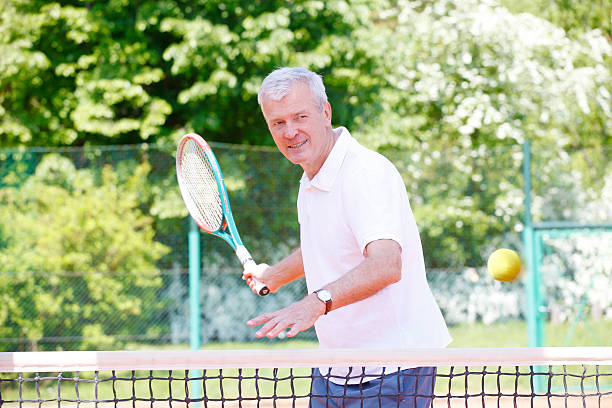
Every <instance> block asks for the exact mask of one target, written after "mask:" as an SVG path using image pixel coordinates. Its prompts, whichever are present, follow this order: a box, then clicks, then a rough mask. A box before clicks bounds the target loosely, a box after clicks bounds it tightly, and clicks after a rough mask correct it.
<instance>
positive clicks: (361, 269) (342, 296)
mask: <svg viewBox="0 0 612 408" xmlns="http://www.w3.org/2000/svg"><path fill="white" fill-rule="evenodd" d="M366 251H367V252H368V253H367V254H366V258H365V259H364V260H363V261H362V262H361V263H360V264H359V265H357V266H356V267H355V268H353V269H352V270H350V271H349V272H347V273H346V274H345V275H344V276H342V277H341V278H339V279H338V280H336V281H334V282H331V283H329V284H328V285H325V287H324V288H325V289H327V290H328V291H329V292H330V293H331V294H332V298H333V301H332V310H333V309H337V308H339V307H342V306H346V305H350V304H352V303H355V302H358V301H360V300H363V299H366V298H368V297H370V296H372V295H374V294H376V293H377V292H378V291H380V290H382V289H383V288H385V287H387V286H389V285H391V284H392V283H395V282H398V281H399V280H400V279H401V275H402V258H401V248H400V246H399V244H398V243H397V242H395V241H393V240H379V241H374V242H371V243H370V244H369V245H368V248H367V249H366Z"/></svg>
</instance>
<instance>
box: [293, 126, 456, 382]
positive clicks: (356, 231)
mask: <svg viewBox="0 0 612 408" xmlns="http://www.w3.org/2000/svg"><path fill="white" fill-rule="evenodd" d="M334 131H335V132H336V133H340V136H339V137H338V139H337V141H336V143H335V145H334V147H333V149H332V151H331V152H330V154H329V156H328V157H327V159H326V161H325V163H324V164H323V166H322V167H321V169H320V170H319V172H318V173H317V174H316V175H315V177H314V178H313V179H312V180H309V179H308V177H307V176H306V174H304V175H303V176H302V179H301V181H300V190H299V194H298V202H297V206H298V219H299V223H300V244H301V249H302V258H303V261H304V270H305V275H306V283H307V286H308V291H309V292H312V291H314V290H317V289H320V288H321V287H323V286H325V285H326V284H328V283H330V282H332V281H335V280H336V279H338V278H340V277H341V276H342V275H344V274H345V273H347V272H348V271H350V270H351V269H353V268H354V267H355V266H357V265H358V264H359V263H361V262H362V261H363V260H364V258H365V257H364V255H363V253H364V249H365V247H366V245H367V244H368V243H370V242H372V241H375V240H378V239H392V240H394V241H396V242H397V243H399V244H400V246H401V248H402V278H401V280H400V281H399V282H397V283H394V284H392V285H389V286H387V287H386V288H384V289H383V290H381V291H380V292H378V293H376V294H375V295H373V296H371V297H369V298H367V299H364V300H361V301H359V302H356V303H353V304H351V305H347V306H344V307H342V308H339V309H336V310H333V311H331V312H330V313H329V314H327V315H324V316H321V317H320V318H319V319H318V320H317V322H316V323H315V330H316V333H317V337H318V339H319V347H320V348H361V349H377V348H378V349H380V348H384V349H404V348H413V347H445V346H447V345H448V344H449V343H450V341H451V337H450V335H449V333H448V329H447V327H446V324H445V322H444V318H443V317H442V313H441V312H440V309H439V307H438V305H437V304H436V301H435V299H434V297H433V295H432V293H431V290H430V288H429V285H428V283H427V280H426V277H425V263H424V260H423V251H422V248H421V241H420V238H419V233H418V230H417V225H416V222H415V219H414V216H413V214H412V210H411V208H410V204H409V202H408V195H407V193H406V188H405V186H404V183H403V180H402V178H401V176H400V174H399V172H398V171H397V169H396V168H395V166H393V164H392V163H391V162H390V161H389V160H387V159H386V158H385V157H384V156H382V155H380V154H378V153H376V152H374V151H372V150H369V149H367V148H365V147H363V146H361V145H360V144H359V143H358V142H357V141H356V140H355V139H354V138H353V137H352V136H351V135H350V133H349V132H348V130H347V129H345V128H342V127H341V128H338V129H335V130H334ZM334 375H340V376H344V375H346V372H343V371H342V370H334Z"/></svg>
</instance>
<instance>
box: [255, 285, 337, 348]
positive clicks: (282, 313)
mask: <svg viewBox="0 0 612 408" xmlns="http://www.w3.org/2000/svg"><path fill="white" fill-rule="evenodd" d="M324 313H325V304H324V303H323V302H321V301H320V300H319V299H318V298H317V296H316V295H315V294H310V295H308V296H306V297H305V298H303V299H302V300H300V301H298V302H295V303H292V304H291V305H289V306H287V307H285V308H283V309H280V310H277V311H276V312H271V313H265V314H262V315H260V316H257V317H255V318H253V319H251V320H249V321H248V322H247V326H251V327H252V326H259V325H260V324H263V326H262V327H261V328H260V329H259V330H257V332H256V333H255V335H256V336H257V337H264V336H266V337H268V338H272V337H275V336H278V335H279V334H280V333H281V332H283V330H285V329H290V330H289V331H288V332H287V334H286V335H287V337H293V336H295V335H296V334H298V333H299V332H301V331H304V330H307V329H309V328H310V327H312V326H313V325H314V323H315V321H316V320H317V319H318V318H319V316H321V315H323V314H324Z"/></svg>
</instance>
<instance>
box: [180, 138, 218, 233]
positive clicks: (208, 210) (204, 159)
mask: <svg viewBox="0 0 612 408" xmlns="http://www.w3.org/2000/svg"><path fill="white" fill-rule="evenodd" d="M176 177H177V180H178V184H179V188H180V191H181V195H182V197H183V201H184V202H185V206H186V207H187V209H188V210H189V214H191V217H192V218H193V219H194V221H195V222H196V224H198V226H199V227H200V228H202V229H203V230H204V231H206V232H208V233H211V234H217V233H219V232H221V231H223V230H224V229H225V228H226V225H227V217H226V214H227V213H228V212H229V211H230V210H229V207H228V200H227V193H226V191H225V185H224V183H223V174H222V173H221V168H220V167H219V164H218V163H217V159H216V158H215V155H214V154H213V152H212V150H211V148H210V146H209V145H208V143H206V141H205V140H204V139H203V138H202V137H201V136H199V135H197V134H195V133H189V134H186V135H185V136H183V138H182V139H181V140H180V142H179V144H178V148H177V152H176Z"/></svg>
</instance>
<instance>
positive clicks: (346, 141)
mask: <svg viewBox="0 0 612 408" xmlns="http://www.w3.org/2000/svg"><path fill="white" fill-rule="evenodd" d="M334 132H336V133H340V136H338V140H336V143H334V147H332V150H331V152H329V155H328V156H327V159H325V162H324V163H323V166H321V168H320V169H319V172H318V173H317V174H316V175H315V176H314V177H313V179H312V180H309V179H308V176H307V175H306V173H304V174H302V179H301V180H300V184H302V185H303V187H305V188H309V187H316V188H317V189H319V190H323V191H331V189H332V186H333V185H334V181H335V180H336V177H337V176H338V173H339V172H340V166H342V162H343V161H344V157H345V156H346V153H347V152H348V150H349V145H350V142H351V140H352V139H353V138H352V136H351V134H350V133H349V131H348V130H347V129H346V128H345V127H339V128H336V129H334Z"/></svg>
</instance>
